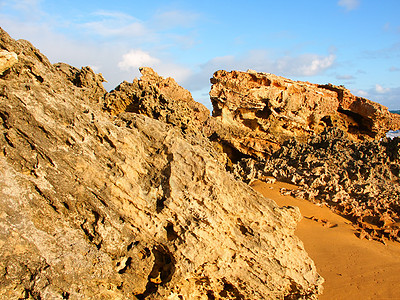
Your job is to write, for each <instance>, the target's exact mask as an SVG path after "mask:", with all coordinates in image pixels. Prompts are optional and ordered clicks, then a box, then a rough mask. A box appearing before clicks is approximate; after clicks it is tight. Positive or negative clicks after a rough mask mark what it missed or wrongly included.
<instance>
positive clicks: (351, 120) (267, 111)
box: [210, 71, 400, 158]
mask: <svg viewBox="0 0 400 300" xmlns="http://www.w3.org/2000/svg"><path fill="white" fill-rule="evenodd" d="M211 83H212V88H211V92H210V97H211V101H212V104H213V108H214V110H213V116H214V117H215V118H216V119H217V120H218V121H220V122H221V123H222V124H223V126H220V127H217V130H216V135H217V136H218V139H219V140H221V142H224V143H226V144H229V145H230V146H232V147H233V148H235V149H236V150H238V151H240V152H241V153H242V154H244V155H249V156H252V157H261V158H265V157H268V156H269V155H271V154H272V153H273V152H274V151H276V150H278V149H279V148H280V147H281V145H282V143H283V142H284V141H286V140H288V139H290V138H293V137H295V138H297V139H298V140H300V141H305V140H307V138H308V137H310V136H312V135H315V134H318V133H320V132H322V131H323V130H324V129H325V128H330V127H335V128H339V129H341V130H342V131H343V132H345V133H346V136H347V137H348V138H349V139H352V140H355V141H363V140H378V139H380V138H382V137H384V136H385V134H386V132H388V131H389V130H397V129H399V128H400V116H399V115H395V114H392V113H390V112H389V111H388V110H387V108H386V107H384V106H382V105H380V104H378V103H375V102H372V101H370V100H367V99H364V98H362V97H357V96H354V95H352V94H351V93H350V92H349V90H347V89H345V88H343V87H340V86H334V85H331V84H328V85H317V84H312V83H309V82H301V81H292V80H290V79H286V78H283V77H279V76H276V75H273V74H268V73H257V72H255V71H248V72H240V71H232V72H227V71H217V72H215V73H214V76H213V78H211Z"/></svg>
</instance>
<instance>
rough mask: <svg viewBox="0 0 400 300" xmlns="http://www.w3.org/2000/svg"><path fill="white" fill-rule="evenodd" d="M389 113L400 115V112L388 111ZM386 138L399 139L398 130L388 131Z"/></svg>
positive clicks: (399, 131)
mask: <svg viewBox="0 0 400 300" xmlns="http://www.w3.org/2000/svg"><path fill="white" fill-rule="evenodd" d="M390 112H391V113H394V114H399V115H400V110H391V111H390ZM386 136H387V137H388V138H394V137H397V136H398V137H400V130H396V131H392V130H391V131H389V132H388V133H386Z"/></svg>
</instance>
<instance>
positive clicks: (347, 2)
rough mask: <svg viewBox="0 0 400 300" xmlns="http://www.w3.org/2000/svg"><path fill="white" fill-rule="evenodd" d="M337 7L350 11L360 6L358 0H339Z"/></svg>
mask: <svg viewBox="0 0 400 300" xmlns="http://www.w3.org/2000/svg"><path fill="white" fill-rule="evenodd" d="M338 5H339V6H343V7H344V8H345V9H346V10H347V11H350V10H354V9H356V8H357V7H359V6H360V0H339V2H338Z"/></svg>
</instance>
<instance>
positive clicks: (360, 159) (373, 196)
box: [235, 129, 400, 242]
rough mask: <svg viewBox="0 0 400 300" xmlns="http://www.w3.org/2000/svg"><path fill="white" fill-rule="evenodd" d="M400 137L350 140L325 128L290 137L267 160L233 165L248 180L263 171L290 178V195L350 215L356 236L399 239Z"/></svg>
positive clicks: (259, 177) (274, 175) (338, 131)
mask: <svg viewBox="0 0 400 300" xmlns="http://www.w3.org/2000/svg"><path fill="white" fill-rule="evenodd" d="M399 149H400V138H394V139H387V138H384V139H383V140H381V141H364V142H358V143H357V142H354V141H351V140H348V139H346V137H345V134H344V133H343V132H342V131H340V130H338V129H327V130H325V131H324V132H322V133H321V134H319V135H317V136H314V137H312V138H310V139H309V140H308V141H307V143H301V142H299V141H297V140H296V139H291V140H289V141H287V142H285V143H283V145H282V147H281V149H280V150H278V151H276V152H275V153H274V154H273V155H272V156H271V157H270V158H269V159H268V160H267V161H255V160H251V159H244V160H242V161H241V162H240V163H238V164H237V165H236V166H235V173H236V175H237V176H238V177H240V178H243V179H244V180H245V181H247V182H249V181H252V180H254V179H257V178H258V179H264V178H265V176H273V177H274V178H276V179H278V180H281V181H287V182H290V183H294V184H296V185H298V186H299V188H298V189H296V190H286V191H283V192H284V194H290V195H292V196H294V197H298V198H303V199H307V200H310V201H313V202H319V203H324V204H325V205H327V206H329V207H330V208H331V209H332V210H334V211H336V212H337V213H338V214H340V215H343V216H345V217H346V218H347V219H349V220H351V221H352V222H353V223H354V224H355V225H356V226H357V228H358V235H359V236H360V237H361V238H367V239H375V240H379V241H382V242H385V239H390V240H394V241H400V167H399V166H400V150H399Z"/></svg>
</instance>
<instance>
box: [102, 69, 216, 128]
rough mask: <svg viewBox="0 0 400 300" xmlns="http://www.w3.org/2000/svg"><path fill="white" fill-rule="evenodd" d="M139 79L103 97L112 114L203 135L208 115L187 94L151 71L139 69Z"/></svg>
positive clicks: (173, 82) (202, 106) (174, 83)
mask: <svg viewBox="0 0 400 300" xmlns="http://www.w3.org/2000/svg"><path fill="white" fill-rule="evenodd" d="M140 72H141V73H142V77H141V78H140V79H136V78H135V79H134V80H133V82H132V83H129V82H126V81H125V82H123V83H121V84H120V85H119V86H118V87H116V88H115V90H113V91H111V92H110V93H108V94H107V95H106V97H105V108H106V109H107V111H109V112H111V113H112V114H119V113H121V112H135V113H139V114H143V115H146V116H149V117H151V118H154V119H157V120H160V121H163V122H166V123H169V124H173V125H175V126H178V127H180V128H181V129H182V130H184V131H186V130H194V131H198V130H200V131H202V128H203V125H204V123H205V122H206V120H207V119H208V118H209V116H210V111H209V110H208V109H207V108H206V107H205V106H204V105H202V104H200V103H198V102H196V101H194V100H193V98H192V95H191V94H190V92H189V91H187V90H185V89H184V88H183V87H181V86H179V85H178V84H177V83H176V82H175V80H174V79H173V78H171V77H168V78H163V77H161V76H159V75H158V74H157V73H156V72H154V70H153V69H151V68H140Z"/></svg>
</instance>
